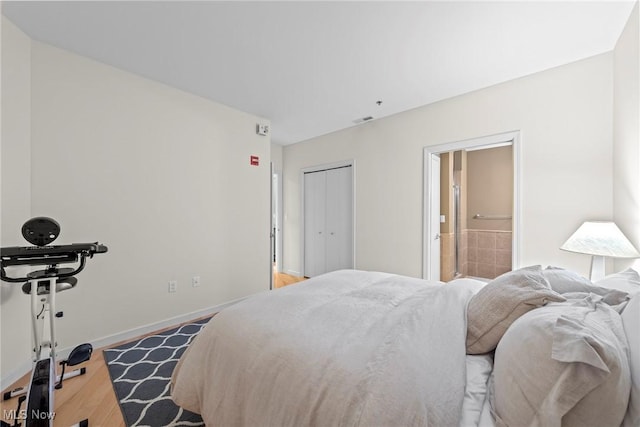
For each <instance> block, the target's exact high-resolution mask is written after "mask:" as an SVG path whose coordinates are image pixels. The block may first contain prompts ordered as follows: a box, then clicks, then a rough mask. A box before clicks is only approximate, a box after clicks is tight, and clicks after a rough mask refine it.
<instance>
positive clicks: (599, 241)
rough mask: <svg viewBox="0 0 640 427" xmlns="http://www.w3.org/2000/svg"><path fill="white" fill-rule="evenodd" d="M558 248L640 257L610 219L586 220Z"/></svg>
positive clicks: (624, 256) (585, 252) (592, 253)
mask: <svg viewBox="0 0 640 427" xmlns="http://www.w3.org/2000/svg"><path fill="white" fill-rule="evenodd" d="M560 249H562V250H565V251H569V252H577V253H581V254H589V255H595V256H605V257H613V258H640V253H639V252H638V250H637V249H636V248H635V247H634V246H633V245H632V244H631V242H630V241H629V239H627V238H626V237H625V236H624V234H622V231H620V229H619V228H618V226H617V225H616V224H615V223H613V222H612V221H587V222H585V223H584V224H582V225H581V226H580V228H578V230H576V232H575V233H573V234H572V235H571V237H569V239H567V241H566V242H564V244H563V245H562V246H561V247H560Z"/></svg>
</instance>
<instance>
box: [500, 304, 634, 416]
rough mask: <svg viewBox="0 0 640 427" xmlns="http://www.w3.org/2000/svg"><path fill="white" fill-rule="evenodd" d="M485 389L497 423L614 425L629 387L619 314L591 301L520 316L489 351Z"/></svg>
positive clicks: (620, 413)
mask: <svg viewBox="0 0 640 427" xmlns="http://www.w3.org/2000/svg"><path fill="white" fill-rule="evenodd" d="M492 386H493V392H492V393H490V396H491V399H493V401H492V407H493V410H494V412H495V415H496V420H497V424H498V425H501V424H502V425H509V426H513V425H538V426H557V427H560V426H561V425H562V426H584V427H601V426H619V425H620V423H621V422H622V421H623V418H624V417H625V413H626V411H627V402H628V399H629V392H630V387H631V378H630V371H629V360H628V357H627V344H626V338H625V335H624V331H623V327H622V319H621V318H620V315H619V314H618V313H617V312H616V311H615V310H613V309H612V308H611V307H610V306H609V305H607V304H605V303H604V302H603V301H602V298H601V297H599V296H595V295H590V296H588V297H587V298H584V299H582V300H572V301H567V302H565V303H552V304H549V305H547V306H546V307H542V308H540V309H538V310H533V311H531V312H528V313H526V314H525V315H523V316H522V317H520V318H519V319H518V320H516V321H515V322H514V323H513V324H512V325H511V327H510V328H509V330H508V331H507V332H506V333H505V334H504V336H503V338H502V340H500V343H499V344H498V347H497V348H496V352H495V358H494V370H493V381H492Z"/></svg>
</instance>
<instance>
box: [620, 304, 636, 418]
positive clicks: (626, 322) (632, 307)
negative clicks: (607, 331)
mask: <svg viewBox="0 0 640 427" xmlns="http://www.w3.org/2000/svg"><path fill="white" fill-rule="evenodd" d="M622 326H623V327H624V332H625V334H626V335H627V342H628V343H629V366H630V368H631V397H630V398H629V407H628V408H627V414H626V416H625V418H624V422H623V423H622V425H623V426H624V427H632V426H633V427H637V426H640V295H636V296H635V297H633V298H631V301H629V303H628V304H627V307H626V308H625V309H624V311H623V312H622Z"/></svg>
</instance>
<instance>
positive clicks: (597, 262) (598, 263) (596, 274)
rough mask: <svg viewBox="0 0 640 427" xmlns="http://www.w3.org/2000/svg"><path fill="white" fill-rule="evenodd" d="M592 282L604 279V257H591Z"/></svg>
mask: <svg viewBox="0 0 640 427" xmlns="http://www.w3.org/2000/svg"><path fill="white" fill-rule="evenodd" d="M590 279H591V281H592V282H596V281H598V280H601V279H604V257H603V256H598V255H594V256H592V257H591V277H590Z"/></svg>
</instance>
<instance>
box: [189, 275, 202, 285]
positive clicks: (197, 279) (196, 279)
mask: <svg viewBox="0 0 640 427" xmlns="http://www.w3.org/2000/svg"><path fill="white" fill-rule="evenodd" d="M191 286H193V287H194V288H197V287H198V286H200V276H193V277H192V278H191Z"/></svg>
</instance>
